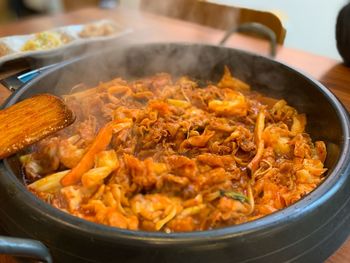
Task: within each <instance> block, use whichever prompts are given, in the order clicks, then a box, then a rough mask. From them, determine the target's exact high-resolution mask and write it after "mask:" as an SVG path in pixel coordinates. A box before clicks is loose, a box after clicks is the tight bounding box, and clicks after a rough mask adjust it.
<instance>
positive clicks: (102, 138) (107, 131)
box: [61, 122, 114, 186]
mask: <svg viewBox="0 0 350 263" xmlns="http://www.w3.org/2000/svg"><path fill="white" fill-rule="evenodd" d="M113 124H114V123H113V122H109V123H107V124H106V125H105V126H104V127H103V128H102V129H100V131H99V133H98V134H97V136H96V138H95V140H94V142H93V143H92V145H91V146H90V148H89V150H88V151H87V152H86V153H85V155H84V156H83V158H82V159H81V160H80V162H79V163H78V165H77V166H75V167H74V168H73V169H72V170H71V171H70V172H69V173H68V174H66V175H65V176H64V177H63V178H62V179H61V184H62V186H68V185H73V184H76V183H78V182H79V181H80V179H81V177H82V175H83V174H84V173H86V172H87V171H89V170H90V169H91V168H92V167H93V166H94V163H95V155H96V154H97V153H99V152H101V151H103V150H104V149H106V148H107V146H108V145H109V143H110V142H111V139H112V135H113V128H114V126H113Z"/></svg>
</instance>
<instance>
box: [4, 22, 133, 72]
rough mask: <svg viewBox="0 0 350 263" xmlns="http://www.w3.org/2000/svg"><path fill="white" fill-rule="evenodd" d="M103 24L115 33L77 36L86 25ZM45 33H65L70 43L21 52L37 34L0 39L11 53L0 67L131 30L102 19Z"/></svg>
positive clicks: (109, 38) (5, 57)
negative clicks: (14, 61) (113, 28)
mask: <svg viewBox="0 0 350 263" xmlns="http://www.w3.org/2000/svg"><path fill="white" fill-rule="evenodd" d="M103 24H111V25H113V26H114V27H115V28H117V30H116V32H115V33H113V34H111V35H107V36H97V37H80V36H79V33H80V32H81V31H82V30H83V29H84V27H85V26H86V25H96V26H100V25H103ZM45 32H57V33H65V34H67V35H68V36H69V37H70V38H71V41H70V42H68V43H66V44H63V45H60V46H58V47H56V48H51V49H45V50H33V51H22V48H23V46H24V44H25V43H26V42H27V41H28V40H30V39H33V38H35V35H36V34H37V33H34V34H29V35H18V36H10V37H3V38H0V44H5V45H6V46H7V47H8V48H9V49H10V50H11V51H12V52H11V53H9V54H7V55H4V56H2V57H0V65H2V64H3V63H5V62H7V61H10V60H14V59H19V58H24V57H38V58H42V57H45V56H52V55H54V54H57V53H60V52H63V51H66V50H67V49H68V48H72V47H76V46H78V45H82V44H88V43H92V42H101V41H102V42H103V41H109V40H113V39H115V38H118V37H121V36H123V35H126V34H129V33H131V32H132V29H131V28H127V27H125V26H123V25H120V24H117V23H116V22H115V21H113V20H107V19H104V20H98V21H95V22H92V23H87V24H80V25H70V26H64V27H58V28H53V29H50V30H47V31H45Z"/></svg>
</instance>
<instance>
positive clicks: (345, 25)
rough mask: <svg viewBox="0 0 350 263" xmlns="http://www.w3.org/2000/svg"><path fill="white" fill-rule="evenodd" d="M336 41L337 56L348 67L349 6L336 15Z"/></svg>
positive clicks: (349, 54)
mask: <svg viewBox="0 0 350 263" xmlns="http://www.w3.org/2000/svg"><path fill="white" fill-rule="evenodd" d="M336 40H337V48H338V51H339V54H340V55H341V56H342V58H343V60H344V63H345V64H346V65H347V66H350V4H347V5H346V6H344V7H343V8H342V9H341V10H340V12H339V14H338V18H337V24H336Z"/></svg>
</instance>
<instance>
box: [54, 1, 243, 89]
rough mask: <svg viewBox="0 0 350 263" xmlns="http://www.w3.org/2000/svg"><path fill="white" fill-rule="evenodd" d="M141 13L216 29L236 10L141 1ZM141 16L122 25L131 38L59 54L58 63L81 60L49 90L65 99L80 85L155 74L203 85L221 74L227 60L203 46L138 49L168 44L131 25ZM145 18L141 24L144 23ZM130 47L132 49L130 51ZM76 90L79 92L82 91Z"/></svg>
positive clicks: (234, 18)
mask: <svg viewBox="0 0 350 263" xmlns="http://www.w3.org/2000/svg"><path fill="white" fill-rule="evenodd" d="M208 5H210V8H209V7H208ZM141 10H143V11H146V12H152V13H156V14H160V15H166V16H169V17H174V18H183V19H184V20H187V21H192V22H196V23H199V24H202V25H208V24H214V25H215V27H218V28H225V27H226V28H228V27H230V26H232V24H234V23H235V22H236V21H237V17H238V14H237V13H236V12H235V11H232V10H231V11H230V12H222V10H223V8H222V7H221V6H218V5H213V4H211V3H205V2H203V1H199V2H198V1H194V0H158V1H154V0H144V1H142V4H141ZM142 15H143V14H141V13H140V14H138V13H137V11H136V13H133V14H132V16H131V18H130V24H128V23H126V24H125V26H126V27H130V28H133V29H134V32H133V33H131V34H128V35H124V36H121V37H120V38H119V37H118V38H115V39H114V40H111V41H102V42H95V43H93V44H89V45H85V46H80V47H78V48H72V49H69V50H67V52H65V53H64V54H59V56H60V57H59V59H60V60H61V61H69V60H71V59H72V58H74V57H76V56H77V54H79V55H80V56H83V57H86V58H84V59H83V61H81V62H77V63H73V64H71V65H68V66H67V67H65V68H64V69H62V70H60V71H59V72H56V73H54V74H53V75H55V77H54V79H55V82H54V83H52V84H51V85H52V86H50V91H51V92H54V93H55V94H58V95H64V94H69V93H70V92H71V89H72V87H74V86H76V85H78V84H83V85H81V86H80V87H86V88H91V87H94V86H96V85H98V84H99V83H100V82H105V81H109V80H112V79H114V78H117V77H121V78H123V79H126V80H132V79H136V78H141V77H146V76H150V75H153V74H156V73H160V72H166V73H170V74H171V75H172V76H173V77H174V78H176V77H179V76H183V75H187V76H189V77H191V78H195V79H200V80H205V81H206V80H214V81H215V80H217V79H218V78H219V75H221V74H222V72H223V66H224V64H225V63H228V62H229V61H226V62H225V63H223V61H225V60H227V58H225V57H224V56H223V55H222V54H224V53H222V52H220V53H221V55H218V54H217V53H216V52H215V50H211V48H209V49H208V48H207V46H202V45H194V46H192V47H183V46H176V45H168V44H164V45H151V46H149V45H148V44H147V45H145V46H142V45H144V43H146V42H151V43H152V42H153V43H154V42H158V43H159V42H168V41H167V39H161V38H159V29H155V31H157V32H154V33H153V32H152V28H153V27H154V25H152V24H149V25H147V24H146V25H139V24H135V26H133V18H135V21H143V20H142V19H137V18H139V17H138V16H142ZM147 16H148V15H146V19H145V21H147V20H148V17H147ZM150 19H152V17H151V18H150ZM218 21H223V22H218ZM136 23H137V22H136ZM160 23H161V20H160ZM143 29H145V30H143ZM164 30H166V28H165V29H164ZM167 33H169V32H167ZM174 33H176V32H174ZM157 34H158V36H157ZM160 34H161V32H160ZM150 35H151V36H152V35H154V36H156V38H154V39H152V37H150ZM177 42H187V40H186V39H178V40H177ZM133 46H135V48H132V47H133ZM56 59H57V57H56V58H55V60H56ZM64 63H65V62H64ZM243 69H244V66H243ZM244 70H245V69H244ZM240 72H243V71H241V70H238V77H240V76H239V75H241V77H242V78H243V80H244V79H246V77H247V76H246V73H243V74H240ZM79 89H80V90H79V91H81V88H79Z"/></svg>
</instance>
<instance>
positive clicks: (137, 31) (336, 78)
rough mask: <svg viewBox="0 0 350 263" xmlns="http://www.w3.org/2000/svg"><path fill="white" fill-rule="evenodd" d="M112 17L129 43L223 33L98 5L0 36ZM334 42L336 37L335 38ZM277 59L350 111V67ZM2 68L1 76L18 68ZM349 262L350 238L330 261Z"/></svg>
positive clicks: (256, 47)
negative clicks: (126, 29) (125, 32)
mask: <svg viewBox="0 0 350 263" xmlns="http://www.w3.org/2000/svg"><path fill="white" fill-rule="evenodd" d="M103 18H110V19H114V20H116V21H117V22H120V23H122V24H124V25H126V26H128V27H131V28H132V29H133V30H134V32H133V33H132V35H130V36H129V38H130V42H163V41H165V42H169V41H178V42H201V43H210V44H216V43H218V42H219V41H220V39H221V38H222V37H223V34H224V32H223V31H221V30H216V29H212V28H208V27H203V26H200V25H197V24H193V23H188V22H184V21H180V20H174V19H170V18H166V17H162V16H156V15H152V14H147V13H144V12H139V11H132V10H128V9H122V8H117V9H114V10H100V9H97V8H89V9H83V10H79V11H75V12H72V13H67V14H60V15H56V16H51V17H48V16H44V17H38V18H34V19H30V20H25V21H21V22H17V23H13V24H9V25H5V26H1V29H0V37H2V36H7V35H17V34H27V33H33V32H38V31H42V30H47V29H50V28H52V27H57V26H62V25H68V24H79V23H86V22H89V21H92V20H97V19H103ZM334 41H335V40H334ZM226 45H227V46H229V47H235V48H241V49H245V50H248V51H252V52H256V53H260V54H267V53H268V48H269V45H268V43H267V42H266V41H264V40H259V39H255V38H252V37H248V36H244V35H240V34H236V35H234V36H233V37H231V38H230V39H229V40H228V42H227V44H226ZM276 59H277V60H279V61H282V62H285V63H287V64H289V65H291V66H293V67H295V68H298V69H300V70H302V71H304V72H306V73H307V74H309V75H311V76H312V77H314V78H315V79H317V80H319V81H320V82H321V83H323V84H324V85H326V86H327V87H328V88H329V89H330V90H331V91H332V92H334V93H335V94H336V95H337V96H338V98H340V100H341V101H342V102H343V103H344V105H345V106H346V108H347V109H348V110H350V87H348V85H350V69H349V68H347V67H345V66H343V64H342V63H341V62H340V61H337V60H334V59H330V58H326V57H322V56H318V55H314V54H310V53H307V52H304V51H300V50H295V49H291V48H286V47H282V46H280V47H278V51H277V57H276ZM18 70H19V69H13V68H11V69H10V70H9V69H8V68H4V67H3V68H1V67H0V79H1V78H3V77H5V76H7V75H9V74H11V73H13V72H14V71H18ZM9 94H10V93H9V92H8V91H7V90H6V89H5V88H3V87H0V102H1V101H3V100H4V99H5V98H6V97H8V96H9ZM4 262H14V261H13V259H12V258H10V257H4V256H0V263H4ZM335 262H336V263H345V262H350V240H349V241H348V242H346V243H345V244H344V245H343V246H342V247H341V248H340V249H339V250H338V251H337V252H336V253H335V254H334V255H333V256H331V257H330V258H329V259H328V260H327V263H335Z"/></svg>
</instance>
